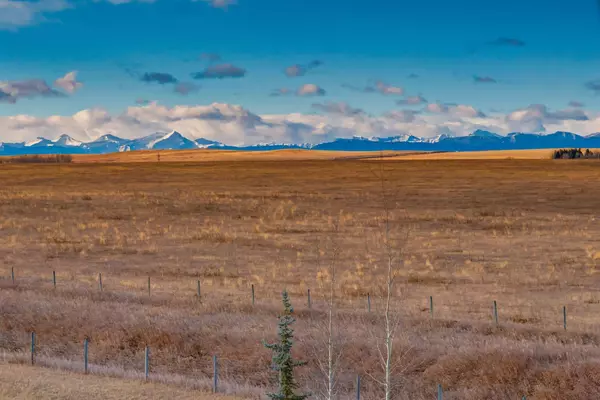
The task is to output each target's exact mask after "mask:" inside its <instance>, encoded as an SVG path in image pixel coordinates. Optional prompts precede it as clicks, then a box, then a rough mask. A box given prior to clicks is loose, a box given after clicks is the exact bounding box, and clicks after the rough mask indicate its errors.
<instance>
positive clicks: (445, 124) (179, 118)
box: [0, 102, 600, 145]
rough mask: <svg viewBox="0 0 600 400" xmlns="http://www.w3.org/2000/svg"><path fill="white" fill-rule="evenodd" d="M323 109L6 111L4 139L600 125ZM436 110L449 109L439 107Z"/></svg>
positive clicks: (293, 135)
mask: <svg viewBox="0 0 600 400" xmlns="http://www.w3.org/2000/svg"><path fill="white" fill-rule="evenodd" d="M317 108H318V109H319V110H322V111H328V112H326V113H323V114H315V113H312V114H299V113H295V114H277V115H257V114H255V113H253V112H251V111H249V110H247V109H245V108H243V107H241V106H239V105H230V104H219V103H215V104H211V105H193V106H187V105H179V106H174V107H167V106H164V105H160V104H158V103H155V102H152V103H149V104H148V105H144V106H132V107H129V108H127V109H126V110H124V111H123V112H121V113H120V114H111V113H109V112H107V111H106V110H103V109H100V108H94V109H87V110H82V111H80V112H78V113H76V114H74V115H71V116H51V117H49V118H37V117H33V116H28V115H15V116H9V117H0V142H19V141H27V140H31V139H34V138H36V137H38V136H44V137H47V138H48V139H55V138H57V137H58V136H60V135H61V134H63V133H67V134H69V135H71V136H72V137H73V138H75V139H77V140H82V141H85V140H90V139H95V138H97V137H99V136H101V135H104V134H107V133H111V134H114V135H117V136H119V137H123V138H137V137H141V136H145V135H148V134H150V133H153V132H167V131H170V130H173V129H175V130H177V131H179V132H181V133H182V134H184V135H186V136H188V137H190V138H200V137H204V138H206V139H212V140H217V141H220V142H223V143H226V144H231V145H251V144H256V143H265V142H277V143H320V142H322V141H326V140H332V139H334V138H336V137H352V136H354V135H358V136H367V137H370V136H378V137H383V136H395V135H405V134H412V135H414V136H419V137H434V136H437V135H440V134H448V135H455V136H464V135H468V134H470V133H472V132H473V131H474V130H476V129H485V130H490V131H492V132H496V133H500V134H507V133H509V132H555V131H570V132H575V133H579V134H591V133H595V132H598V131H600V114H595V113H590V112H588V111H583V110H580V111H581V112H583V113H584V115H585V119H584V118H583V117H582V115H581V114H578V113H574V112H573V111H572V109H568V110H562V111H560V110H559V111H551V110H549V109H548V108H546V107H544V106H540V105H534V106H529V107H525V108H522V109H519V110H515V111H513V112H511V113H509V114H489V115H484V114H483V113H481V112H480V111H478V110H477V109H476V108H474V107H472V106H468V105H443V106H442V105H437V106H432V105H431V104H430V105H428V107H427V109H428V110H429V112H417V111H413V110H410V111H407V110H396V111H390V112H388V113H385V114H383V115H381V116H369V115H367V114H365V113H362V112H359V110H358V109H354V108H352V107H350V106H348V105H344V104H343V103H324V104H322V105H320V106H317ZM431 109H436V110H445V111H443V112H438V113H433V112H431ZM424 111H427V110H424Z"/></svg>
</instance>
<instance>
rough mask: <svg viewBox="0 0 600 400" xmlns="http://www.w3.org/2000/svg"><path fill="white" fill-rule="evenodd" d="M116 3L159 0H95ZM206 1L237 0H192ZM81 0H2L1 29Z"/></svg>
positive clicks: (230, 1) (220, 4)
mask: <svg viewBox="0 0 600 400" xmlns="http://www.w3.org/2000/svg"><path fill="white" fill-rule="evenodd" d="M93 1H94V2H96V3H97V2H102V1H105V2H108V3H111V4H114V5H120V4H127V3H134V2H138V3H155V2H156V1H158V0H93ZM191 1H192V2H205V3H208V4H210V5H211V6H212V7H215V8H223V9H226V8H228V7H229V6H230V5H234V4H236V1H235V0H191ZM78 2H79V3H80V4H81V3H82V2H81V1H79V0H0V30H3V29H8V30H15V29H18V28H20V27H24V26H28V25H33V24H36V23H39V22H44V21H46V20H47V19H48V17H49V16H50V15H52V14H53V13H57V12H59V11H63V10H66V9H68V8H73V7H75V6H76V5H77V3H78Z"/></svg>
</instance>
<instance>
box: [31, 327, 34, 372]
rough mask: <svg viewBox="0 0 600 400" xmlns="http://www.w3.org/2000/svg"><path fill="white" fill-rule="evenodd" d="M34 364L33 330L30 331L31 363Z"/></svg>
mask: <svg viewBox="0 0 600 400" xmlns="http://www.w3.org/2000/svg"><path fill="white" fill-rule="evenodd" d="M33 364H35V332H31V365H33Z"/></svg>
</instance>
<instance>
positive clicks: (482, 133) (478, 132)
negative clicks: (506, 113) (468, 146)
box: [470, 129, 503, 139]
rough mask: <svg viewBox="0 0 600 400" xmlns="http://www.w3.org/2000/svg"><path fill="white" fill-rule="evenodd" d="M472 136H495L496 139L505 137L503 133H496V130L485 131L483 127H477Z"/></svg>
mask: <svg viewBox="0 0 600 400" xmlns="http://www.w3.org/2000/svg"><path fill="white" fill-rule="evenodd" d="M470 136H476V137H482V138H494V139H500V138H502V137H503V136H502V135H498V134H497V133H494V132H489V131H484V130H483V129H477V130H476V131H474V132H473V133H471V135H470Z"/></svg>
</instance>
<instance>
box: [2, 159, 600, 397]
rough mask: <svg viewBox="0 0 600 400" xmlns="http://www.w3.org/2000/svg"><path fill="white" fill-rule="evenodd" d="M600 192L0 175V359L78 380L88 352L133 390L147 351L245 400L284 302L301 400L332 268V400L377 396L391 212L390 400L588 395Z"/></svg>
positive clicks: (123, 172) (399, 177) (261, 375)
mask: <svg viewBox="0 0 600 400" xmlns="http://www.w3.org/2000/svg"><path fill="white" fill-rule="evenodd" d="M336 158H337V157H336ZM105 161H109V160H105ZM599 181H600V164H598V162H597V161H593V160H589V161H568V160H560V161H552V160H436V161H435V162H434V161H430V160H408V159H405V160H403V161H382V162H373V161H366V160H351V159H346V160H339V159H338V160H310V161H306V160H277V161H275V160H274V161H254V162H238V161H219V162H213V161H206V162H192V161H188V162H161V163H152V162H145V163H105V164H93V163H89V164H85V163H82V164H80V163H75V164H63V165H33V164H28V165H20V164H6V165H0V182H1V186H0V275H1V276H2V277H3V278H2V279H0V315H2V318H0V352H4V355H3V357H4V359H5V360H7V362H25V361H26V359H27V351H28V346H29V332H30V331H32V330H35V331H36V333H37V337H38V350H39V355H38V356H39V362H40V364H43V365H45V366H50V367H52V366H56V367H60V368H63V369H68V370H71V371H80V370H81V368H82V366H81V358H82V355H81V353H82V341H83V340H84V338H85V337H89V338H90V363H91V364H92V366H93V368H92V372H95V371H98V373H102V374H105V375H109V376H114V377H119V376H121V377H123V378H128V379H133V380H135V379H139V376H138V375H139V374H140V373H141V371H143V353H144V347H145V346H146V345H148V346H150V348H151V353H152V356H151V365H152V367H151V370H152V377H153V379H155V380H156V381H157V382H162V383H164V384H170V385H172V387H173V388H179V387H182V386H185V387H193V388H194V389H199V390H209V389H210V380H211V375H212V364H211V357H212V355H213V354H218V355H219V358H220V360H221V361H220V371H221V382H222V384H221V388H222V390H223V391H224V392H226V393H229V394H237V395H240V396H248V397H259V396H261V395H264V393H265V392H266V391H267V390H269V389H271V388H272V386H273V380H272V379H273V373H272V371H270V370H269V368H268V367H269V363H270V353H269V352H268V351H267V350H266V349H265V348H264V347H263V346H262V344H261V341H262V340H263V339H265V340H268V341H272V340H273V339H275V337H276V331H277V327H276V318H275V317H276V316H277V313H278V311H279V310H280V308H281V305H280V292H281V290H283V289H284V288H287V289H288V291H289V292H290V293H291V297H292V301H293V304H294V306H295V310H296V312H295V313H296V317H297V323H296V326H295V329H296V335H297V341H296V349H295V355H296V356H297V357H298V358H302V359H305V360H307V361H308V362H309V363H308V365H307V366H305V367H302V368H299V369H298V373H299V379H300V382H301V385H302V387H303V388H306V389H309V390H311V391H313V393H318V392H319V390H320V388H321V384H322V382H323V377H322V375H321V374H320V372H319V369H318V367H317V364H318V363H317V359H318V358H319V357H320V355H321V354H323V348H322V343H323V330H322V322H323V320H324V318H325V297H326V286H327V285H328V282H329V276H328V266H329V265H331V263H332V262H333V261H335V263H336V265H337V274H336V276H337V279H336V282H335V283H336V284H335V296H336V301H337V303H338V312H337V313H336V323H337V326H338V327H339V330H338V332H339V336H340V340H341V342H342V343H343V345H342V351H341V358H340V370H339V375H338V380H339V386H338V389H339V392H340V397H339V398H340V399H347V398H353V397H352V396H353V393H354V382H355V378H356V375H357V374H360V375H361V376H362V377H363V397H362V398H363V399H380V398H381V386H380V385H379V384H377V383H376V380H378V379H380V378H381V376H382V372H381V368H380V367H379V362H378V359H379V355H378V353H377V346H376V344H377V342H378V341H380V338H381V332H380V327H381V325H382V324H381V309H382V304H383V303H382V299H381V295H382V286H383V283H384V276H385V267H384V265H385V255H386V253H385V248H384V246H383V245H382V244H383V239H384V237H383V235H382V232H383V226H384V224H383V222H384V215H385V212H384V211H385V210H386V209H388V210H389V211H390V214H389V219H390V221H391V227H392V229H391V232H392V235H393V237H394V238H396V237H397V238H402V241H398V242H392V243H393V248H394V251H395V252H397V254H398V258H396V259H395V263H394V264H395V266H396V267H397V270H398V276H397V278H396V279H397V285H396V286H395V289H394V307H393V311H394V313H395V314H397V316H398V318H399V321H400V330H399V333H398V335H397V337H396V339H395V346H396V353H395V354H396V357H397V359H396V361H397V362H398V364H399V368H398V369H397V370H396V372H395V374H394V376H393V378H394V383H395V387H396V389H395V391H394V397H393V398H394V399H402V400H408V399H410V400H424V399H432V398H435V393H436V385H437V384H442V385H443V387H444V388H445V390H446V393H445V397H444V399H450V400H454V399H461V400H475V399H477V400H480V399H490V400H500V399H517V398H521V396H523V395H527V396H528V397H527V398H528V399H535V400H559V399H560V400H581V399H597V398H600V379H599V378H598V377H600V329H599V322H600V317H599V315H600V293H599V291H598V287H600V275H599V274H598V271H599V266H600V241H599V240H598V238H599V237H600V224H599V221H598V210H600V187H599V186H598V184H597V182H599ZM382 195H383V197H382ZM382 199H383V200H382ZM336 249H338V250H339V252H336ZM335 254H337V256H335V257H334V255H335ZM395 254H396V253H395ZM11 268H14V271H15V274H16V283H15V284H14V285H13V284H12V282H11V279H10V274H11V272H10V271H11ZM53 270H55V271H56V273H57V287H56V289H54V288H53V286H52V271H53ZM98 273H102V276H103V284H104V287H103V291H102V292H100V291H99V289H98ZM148 277H150V278H151V294H150V295H148V293H147V286H146V285H147V279H148ZM197 280H200V282H201V286H202V299H201V300H202V301H199V299H198V298H197V296H196V282H197ZM251 285H254V286H255V288H256V304H255V305H254V306H252V304H251V297H250V287H251ZM309 288H310V289H311V291H312V295H313V298H312V302H313V306H312V308H311V309H309V308H308V306H307V298H306V293H307V289H309ZM367 293H369V294H370V295H371V296H372V307H373V309H372V312H371V313H369V312H368V311H367V302H366V297H367ZM429 296H433V298H434V304H435V307H434V318H433V320H432V319H431V317H430V314H429V309H428V301H429ZM494 300H497V302H498V307H499V320H500V326H498V327H496V326H494V323H493V319H492V302H493V301H494ZM563 306H566V307H567V310H568V329H567V331H566V332H565V331H564V330H563V325H562V307H563ZM35 371H37V369H36V370H34V371H33V372H32V373H36V372H35ZM43 373H49V374H50V373H51V372H40V374H41V375H40V379H44V378H43V377H44V375H43ZM135 374H138V375H135ZM88 378H89V379H94V378H91V377H85V378H73V379H88ZM48 379H50V378H48ZM111 382H112V381H111ZM123 382H124V383H123V384H124V385H130V384H131V385H133V386H132V387H136V385H137V383H135V382H134V383H128V381H127V380H123ZM0 390H1V389H0ZM4 390H6V389H4ZM128 390H129V389H128ZM132 390H134V389H132ZM157 390H158V389H157ZM173 390H179V389H173ZM0 393H2V392H0ZM11 393H13V392H11ZM25 393H26V392H25ZM128 393H129V392H128ZM131 393H133V392H131ZM157 393H158V392H157ZM132 396H134V395H132ZM140 396H141V395H140ZM3 398H4V397H3ZM21 398H27V397H21ZM67 398H68V397H67ZM132 398H135V397H132ZM315 398H316V397H315Z"/></svg>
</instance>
